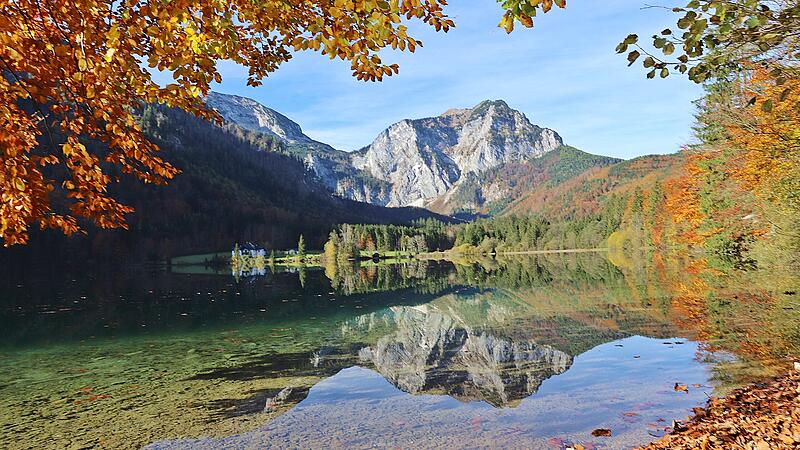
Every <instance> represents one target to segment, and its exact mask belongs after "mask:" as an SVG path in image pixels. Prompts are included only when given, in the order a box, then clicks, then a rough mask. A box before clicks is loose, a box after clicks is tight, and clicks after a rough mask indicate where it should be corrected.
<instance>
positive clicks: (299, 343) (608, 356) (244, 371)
mask: <svg viewBox="0 0 800 450" xmlns="http://www.w3.org/2000/svg"><path fill="white" fill-rule="evenodd" d="M626 267H634V269H629V268H626ZM223 272H224V271H223ZM687 273H694V272H687V271H686V270H685V264H684V263H681V264H678V263H676V264H674V265H670V266H669V268H668V267H667V266H664V265H661V264H651V263H650V262H648V263H643V264H637V265H632V266H626V265H625V264H620V263H619V262H618V261H615V263H614V264H612V263H611V262H610V261H609V260H608V259H606V258H605V257H604V256H603V255H576V256H569V257H566V256H565V257H552V258H538V259H522V260H508V261H496V260H487V261H477V262H471V263H466V262H462V263H459V264H452V263H432V262H431V263H427V262H414V263H410V264H406V265H400V266H392V267H368V268H351V267H347V268H327V269H326V270H325V271H323V270H312V269H307V270H303V271H302V273H289V272H279V273H272V272H269V271H268V273H267V275H266V276H263V277H252V278H245V279H242V278H240V279H236V278H233V277H231V275H230V273H229V272H227V273H219V274H217V273H214V271H213V270H205V269H202V268H200V270H197V269H193V270H188V271H187V270H182V271H175V272H170V271H165V270H158V269H145V268H117V269H113V270H109V269H104V270H99V269H93V270H88V269H80V270H78V269H71V268H62V269H57V270H47V271H43V272H39V273H30V272H26V271H19V272H18V273H12V274H11V275H8V276H7V278H6V279H5V280H3V284H2V287H1V288H0V299H2V303H1V305H2V311H1V312H0V326H2V327H3V330H4V331H3V339H2V342H0V422H1V423H0V426H2V428H1V429H2V431H1V432H0V433H2V434H0V446H2V447H3V448H88V447H99V448H141V447H148V448H156V449H162V448H163V449H167V448H169V449H172V448H269V447H274V448H374V447H377V448H439V447H442V448H487V447H493V448H496V447H506V448H564V447H566V446H569V445H571V444H574V443H581V444H582V445H584V446H586V447H588V448H592V447H596V448H630V447H635V446H637V445H641V444H644V443H647V442H648V441H650V440H653V439H656V438H657V437H659V436H661V435H663V433H664V432H665V431H668V427H669V426H670V425H671V424H672V421H673V420H682V419H684V418H685V417H686V416H687V415H688V414H689V413H690V412H691V408H692V407H695V406H700V405H702V404H704V403H705V401H706V399H707V398H708V396H709V395H713V394H715V393H720V392H724V390H725V389H728V388H730V387H733V386H735V385H738V384H741V383H743V382H747V381H750V380H752V379H757V378H758V377H759V376H764V375H766V374H768V372H770V371H776V370H779V369H780V368H781V367H783V366H784V365H783V363H784V362H788V361H789V360H790V357H791V356H792V355H794V351H795V348H796V344H797V336H800V333H798V329H800V328H799V327H798V326H797V321H796V320H795V314H794V309H793V308H794V307H795V306H796V305H795V300H794V295H793V293H792V292H791V291H790V290H788V288H786V287H785V286H784V285H785V284H786V283H794V280H788V281H787V280H783V279H782V280H774V279H771V280H768V282H769V283H772V284H773V285H774V289H764V288H763V286H762V287H761V288H759V290H758V292H756V291H754V290H753V289H752V286H753V283H752V280H739V279H738V278H737V279H733V278H730V279H726V280H725V281H724V282H723V283H721V284H720V287H709V286H708V283H706V287H705V291H704V292H702V293H701V294H702V296H701V299H703V302H702V304H703V305H704V306H703V307H702V310H701V311H699V312H698V311H697V310H696V309H695V310H687V308H686V307H685V305H689V304H692V303H691V302H692V299H694V297H692V295H694V294H696V292H694V291H693V290H692V289H687V288H688V287H691V286H693V285H692V284H691V283H692V282H693V281H697V280H693V279H691V278H690V277H688V275H687ZM700 279H701V280H704V279H703V278H700ZM732 286H734V287H732ZM743 293H747V294H748V295H755V294H757V293H760V295H761V297H759V298H760V299H762V300H764V299H770V300H769V301H770V302H771V303H769V302H767V303H763V302H762V304H761V305H760V306H759V307H758V311H760V313H759V314H755V313H753V312H752V311H749V310H748V309H747V307H746V306H744V305H745V304H743V303H741V304H740V303H737V301H736V299H739V298H741V297H742V296H743ZM687 296H688V297H687ZM775 296H778V297H775ZM781 296H782V297H781ZM726 299H727V300H728V303H727V304H726V303H725V301H726ZM712 300H713V302H712ZM751 300H752V299H751ZM766 301H767V300H764V302H766ZM720 305H722V306H720ZM725 305H727V306H725ZM773 313H774V315H773ZM697 314H700V315H702V316H703V320H696V319H697V318H696V317H695V315H697ZM775 317H781V319H780V320H776V319H775ZM787 318H788V319H787ZM711 319H713V320H711ZM721 324H723V325H725V326H724V327H721V326H720V325H721ZM765 326H766V329H767V330H768V336H769V339H766V338H765V340H768V341H769V344H768V345H767V344H764V343H763V342H761V340H760V338H759V336H758V334H757V333H753V332H752V329H755V328H758V329H764V328H765ZM723 328H724V330H723ZM720 330H722V331H720ZM742 336H748V339H747V340H743V339H742ZM745 341H746V343H747V344H748V345H747V346H741V345H740V344H742V342H745ZM752 348H757V349H758V352H754V351H752ZM756 355H757V356H758V357H756ZM676 383H678V384H679V385H681V386H686V388H687V389H686V390H688V392H686V391H684V390H676V389H675V385H676ZM597 428H606V429H610V430H611V436H610V437H595V436H593V435H592V433H591V432H592V431H593V430H595V429H597Z"/></svg>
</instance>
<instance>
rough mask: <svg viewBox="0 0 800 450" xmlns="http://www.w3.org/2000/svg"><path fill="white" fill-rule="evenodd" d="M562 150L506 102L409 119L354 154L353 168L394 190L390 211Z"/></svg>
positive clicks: (556, 137) (551, 133)
mask: <svg viewBox="0 0 800 450" xmlns="http://www.w3.org/2000/svg"><path fill="white" fill-rule="evenodd" d="M560 145H562V140H561V137H560V136H559V135H558V134H557V133H556V132H555V131H553V130H550V129H547V128H541V127H539V126H536V125H533V124H532V123H531V122H530V121H529V120H528V118H527V117H525V115H524V114H522V113H521V112H519V111H516V110H513V109H511V108H510V107H509V106H508V105H507V104H506V103H505V102H504V101H502V100H498V101H485V102H482V103H480V104H479V105H477V106H476V107H474V108H471V109H455V110H450V111H447V112H445V113H444V114H442V115H441V116H439V117H432V118H427V119H418V120H404V121H402V122H399V123H396V124H394V125H392V126H391V127H389V128H388V129H387V130H385V131H384V132H382V133H381V134H380V135H379V136H378V137H377V138H376V139H375V141H373V143H372V144H371V145H370V146H369V147H367V148H365V149H362V150H361V151H359V152H357V153H355V154H354V155H353V165H354V166H355V167H357V168H359V169H361V170H363V171H365V172H367V173H369V174H370V175H372V176H373V177H374V178H377V179H379V180H385V181H388V182H389V183H390V184H391V185H392V193H391V196H390V199H389V203H388V204H389V205H390V206H404V205H416V206H423V205H425V204H428V203H430V202H431V201H433V200H435V199H436V198H438V197H440V196H443V195H447V193H448V192H449V191H450V190H451V189H452V188H453V187H454V186H455V185H457V183H458V182H459V181H460V180H461V179H462V178H464V177H466V176H467V175H469V174H475V173H481V172H484V171H486V170H488V169H491V168H494V167H497V166H499V165H501V164H505V163H509V162H518V161H523V160H527V159H530V158H534V157H538V156H541V155H543V154H545V153H547V152H549V151H551V150H554V149H556V148H558V147H559V146H560Z"/></svg>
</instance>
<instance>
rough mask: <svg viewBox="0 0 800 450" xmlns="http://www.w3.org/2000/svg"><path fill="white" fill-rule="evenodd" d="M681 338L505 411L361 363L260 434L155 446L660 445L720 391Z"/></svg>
mask: <svg viewBox="0 0 800 450" xmlns="http://www.w3.org/2000/svg"><path fill="white" fill-rule="evenodd" d="M665 342H672V344H669V345H667V344H665ZM674 342H675V341H672V340H660V339H650V338H644V337H631V338H627V339H623V340H620V341H616V342H611V343H608V344H604V345H601V346H598V347H596V348H594V349H592V350H590V351H588V352H586V353H584V354H582V355H579V356H577V357H576V358H575V361H574V364H573V365H572V367H571V368H570V369H569V370H568V371H567V372H566V373H564V374H562V375H559V376H555V377H553V378H550V379H549V380H546V381H545V382H544V384H543V385H542V386H541V389H540V390H539V392H538V393H537V394H535V395H533V396H531V397H529V398H527V399H525V400H523V401H522V403H521V404H519V405H518V406H517V407H515V408H505V409H496V408H493V407H491V406H490V405H488V404H486V403H485V402H472V403H461V402H459V401H457V400H454V399H452V398H450V397H447V396H440V395H417V396H414V395H410V394H406V393H404V392H402V391H400V390H398V389H397V388H395V387H394V386H393V385H391V384H389V383H388V382H387V381H386V380H385V379H384V378H383V377H382V376H380V374H378V373H376V372H374V371H371V370H368V369H365V368H361V367H351V368H349V369H345V370H342V371H341V372H339V373H338V374H337V375H335V376H333V377H331V378H328V379H326V380H324V381H322V382H320V383H319V384H317V385H316V386H314V387H313V388H312V389H311V391H310V393H309V395H308V397H307V398H306V399H305V400H304V401H302V402H301V403H300V404H299V405H297V406H296V407H295V408H293V409H291V410H290V411H289V412H287V413H285V414H284V415H282V416H280V417H278V418H276V419H275V420H273V421H272V422H269V423H267V424H265V425H264V426H262V427H261V428H260V429H258V430H256V431H253V432H250V433H244V434H241V435H235V436H231V437H227V438H223V439H220V440H214V439H201V440H187V441H174V442H166V441H164V442H159V443H156V444H154V445H152V448H159V449H161V448H189V447H191V448H196V447H200V448H203V447H205V448H220V447H225V448H261V447H291V448H294V447H297V448H326V447H349V448H353V447H356V448H357V447H372V446H373V445H377V446H378V447H395V446H397V447H403V448H409V447H416V448H429V447H435V446H449V447H508V448H516V447H518V448H539V447H543V446H546V445H548V440H550V444H552V443H553V442H556V441H557V440H558V439H561V440H563V441H565V442H581V443H587V442H595V443H603V444H606V445H608V446H610V447H612V448H619V447H629V446H632V445H636V444H641V443H644V442H646V441H649V440H652V439H653V436H652V435H650V434H648V431H651V432H653V433H654V434H657V426H661V427H664V426H667V425H669V424H670V423H671V422H672V420H673V419H682V418H684V417H685V416H686V415H687V414H688V413H689V410H690V409H691V407H694V406H698V405H700V404H702V403H704V402H705V400H706V398H707V397H706V394H705V392H704V391H706V392H709V393H710V391H711V389H710V388H709V387H703V388H693V387H692V385H693V384H700V385H703V384H705V383H706V382H707V381H708V378H709V371H708V370H707V368H706V366H704V365H703V364H701V363H700V362H698V361H697V360H696V358H695V353H696V352H697V344H696V343H693V342H685V343H684V344H681V345H678V344H674ZM678 342H684V341H683V340H678ZM620 345H621V346H620ZM635 356H639V358H635ZM676 382H678V383H681V384H686V385H688V386H690V387H689V393H688V394H687V393H684V392H675V391H674V389H673V386H674V384H675V383H676ZM623 413H628V414H627V415H623ZM658 419H663V422H657V421H658ZM648 424H654V425H648ZM595 428H609V429H611V430H612V433H613V436H612V437H611V438H594V437H592V436H591V434H590V433H591V431H592V430H593V429H595Z"/></svg>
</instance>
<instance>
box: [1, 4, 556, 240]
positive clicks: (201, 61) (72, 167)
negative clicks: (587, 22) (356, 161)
mask: <svg viewBox="0 0 800 450" xmlns="http://www.w3.org/2000/svg"><path fill="white" fill-rule="evenodd" d="M554 3H555V4H557V5H559V6H561V7H563V6H564V4H565V2H564V0H510V1H508V2H506V3H504V8H505V9H506V10H507V13H506V15H505V16H504V18H503V26H504V27H506V29H510V28H513V22H514V21H521V22H522V23H523V24H524V25H526V26H532V25H533V23H532V20H531V17H532V16H533V15H535V12H536V10H537V9H539V10H543V11H545V12H546V11H548V10H549V9H550V8H552V6H553V4H554ZM445 5H446V1H445V0H426V1H424V2H421V1H419V0H389V1H375V0H349V1H345V0H313V1H302V2H301V1H296V0H288V1H281V0H263V1H257V2H254V1H247V0H75V1H53V0H0V43H1V44H2V45H0V67H1V68H0V71H2V74H3V76H2V77H0V238H1V239H2V240H3V244H4V245H6V246H8V245H13V244H19V243H25V242H27V241H28V239H29V230H30V228H31V227H32V226H39V227H41V228H55V229H58V230H61V231H63V232H64V233H66V234H68V235H71V234H73V233H76V232H78V231H79V230H80V225H79V223H78V218H85V219H89V220H90V221H91V222H93V223H94V224H95V225H97V226H99V227H101V228H115V227H123V228H124V227H126V224H125V215H126V214H128V213H130V212H131V211H132V208H131V207H129V206H127V205H124V204H122V203H120V202H119V201H118V200H117V199H115V198H114V196H112V195H111V194H110V193H109V186H110V185H111V184H112V183H115V182H116V181H117V176H116V175H115V171H114V170H112V169H110V167H114V166H116V167H117V168H118V169H119V171H120V172H122V173H123V174H126V175H132V176H135V177H137V178H138V179H140V180H141V181H143V182H145V183H151V184H163V183H165V182H167V181H168V180H169V179H171V178H173V177H174V176H175V175H176V174H178V172H179V170H178V169H177V168H176V167H173V166H172V165H170V164H169V163H168V162H166V161H164V160H162V159H161V158H159V157H158V148H157V147H156V146H155V145H154V144H152V143H151V142H149V141H148V140H147V138H146V137H145V135H144V133H143V132H142V129H141V126H140V124H139V123H138V121H137V116H136V111H137V108H139V107H140V105H141V104H142V102H147V103H162V104H166V105H167V106H170V107H178V108H182V109H184V110H186V111H187V112H190V113H193V114H195V115H197V116H199V117H204V118H218V117H217V116H216V115H215V114H214V113H213V112H211V111H208V110H207V109H206V108H205V106H204V102H203V98H204V97H205V96H206V95H207V94H208V92H209V89H210V85H211V83H212V82H218V83H219V82H221V79H222V77H221V75H220V73H219V71H218V63H219V61H223V60H228V61H232V62H234V63H237V64H240V65H243V66H245V67H247V68H248V79H247V84H248V85H250V86H258V85H260V84H261V83H262V80H263V79H264V78H265V77H267V76H268V75H269V74H270V73H271V72H273V71H275V70H277V69H278V68H279V67H280V65H281V64H282V63H284V62H286V61H288V60H289V59H291V58H292V55H293V52H297V51H303V50H310V51H316V52H319V53H321V54H323V55H325V56H327V57H329V58H331V59H341V60H345V61H348V62H350V67H351V70H352V73H353V76H355V77H356V78H357V79H359V80H367V81H380V80H382V79H383V77H385V76H390V75H392V74H396V73H398V70H399V68H398V66H397V65H396V64H389V63H385V62H384V61H383V60H382V58H381V57H380V56H379V55H378V53H379V51H380V50H382V49H386V48H391V49H396V50H400V51H404V50H408V51H411V52H413V51H414V50H415V49H416V48H417V47H420V46H422V42H420V41H419V40H417V39H414V38H413V37H412V36H410V35H409V34H408V23H409V22H411V21H414V20H416V21H419V22H422V23H424V24H426V25H429V26H431V27H433V28H434V29H435V30H436V31H445V32H446V31H448V30H449V29H450V28H451V27H453V26H454V23H453V21H452V20H451V19H450V18H449V17H448V16H447V15H446V14H445V12H444V10H443V7H444V6H445ZM509 23H511V25H509ZM156 71H159V72H165V73H168V74H170V75H172V78H173V79H174V82H173V83H169V84H166V85H164V86H162V85H159V84H157V83H156V82H155V81H154V80H153V78H152V74H153V73H154V72H156ZM91 142H99V143H102V144H103V145H102V146H99V147H100V148H103V149H104V150H95V148H96V146H93V145H87V144H90V143H91ZM54 197H59V198H60V197H63V198H64V199H65V201H64V202H63V203H65V204H66V206H65V207H64V208H60V207H58V206H56V204H55V202H54Z"/></svg>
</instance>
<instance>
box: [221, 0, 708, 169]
mask: <svg viewBox="0 0 800 450" xmlns="http://www.w3.org/2000/svg"><path fill="white" fill-rule="evenodd" d="M598 4H602V5H603V6H602V7H598ZM643 6H644V2H642V1H640V0H605V1H603V2H598V1H597V0H570V1H569V2H568V5H567V9H566V10H558V11H552V12H550V13H548V14H546V15H542V16H540V17H537V18H536V26H535V27H534V28H533V29H530V30H529V29H524V28H521V27H519V28H518V29H517V30H516V31H515V32H514V33H513V34H511V35H507V34H506V33H505V32H504V31H502V30H501V29H499V28H497V23H498V22H499V19H500V16H501V14H502V11H501V9H500V6H499V5H498V4H497V3H495V2H494V1H493V0H480V1H478V0H470V1H457V0H455V1H453V2H452V4H451V5H449V6H448V9H447V11H448V12H449V14H450V15H451V16H452V17H453V18H454V20H455V21H456V28H455V29H453V30H451V31H450V32H449V33H447V34H444V33H435V32H433V31H432V30H428V29H427V28H425V27H422V26H419V25H414V26H412V27H411V29H412V30H413V31H415V34H412V35H414V36H415V37H417V38H421V39H422V40H423V41H424V44H425V46H424V48H421V49H418V50H417V52H416V53H414V54H407V53H400V52H386V53H384V54H382V57H383V58H384V61H386V62H397V63H398V64H400V74H399V75H396V76H393V77H390V78H388V79H385V80H384V81H383V82H382V83H364V82H359V81H357V80H355V79H353V78H352V77H351V76H350V70H349V64H348V63H343V62H341V61H331V60H329V59H328V58H327V57H324V56H321V55H319V54H316V53H311V52H308V53H306V52H303V53H299V54H297V56H296V57H295V58H294V59H293V60H292V61H290V62H289V63H287V64H285V65H284V66H283V67H282V68H281V69H279V70H278V72H276V73H275V74H274V75H272V76H271V77H269V78H268V79H266V80H265V83H264V85H263V86H260V87H258V88H250V87H247V86H246V85H245V81H246V80H245V75H246V72H245V70H244V69H242V68H240V67H237V66H235V65H232V64H229V63H223V64H222V66H221V72H222V75H223V82H222V85H221V86H216V87H215V90H218V91H220V92H225V93H231V94H239V95H244V96H247V97H251V98H254V99H256V100H258V101H259V102H261V103H263V104H265V105H267V106H269V107H271V108H273V109H275V110H277V111H280V112H281V113H283V114H285V115H287V116H288V117H289V118H291V119H293V120H294V121H296V122H298V123H299V124H300V125H301V126H302V127H303V129H304V131H305V132H306V134H308V135H309V136H311V137H312V138H314V139H317V140H320V141H323V142H326V143H329V144H331V145H333V146H334V147H336V148H339V149H342V150H354V149H358V148H360V147H362V146H364V145H367V144H369V143H370V142H371V141H372V140H373V139H374V137H375V136H376V135H377V134H378V133H379V132H380V131H381V130H383V129H384V128H386V127H387V126H389V125H391V124H392V123H395V122H397V121H399V120H402V119H405V118H419V117H429V116H434V115H438V114H441V113H442V112H444V111H446V110H447V109H450V108H454V107H459V108H463V107H470V106H474V105H475V104H477V103H479V102H480V101H481V100H485V99H503V100H506V101H507V102H508V104H509V105H510V106H511V107H513V108H516V109H519V110H520V111H522V112H524V113H525V114H526V115H527V116H528V118H529V119H531V121H532V122H534V123H536V124H538V125H542V126H546V127H550V128H553V129H555V130H556V131H557V132H558V133H559V134H561V136H562V137H563V138H564V141H565V142H566V143H568V144H570V145H573V146H576V147H578V148H581V149H583V150H585V151H588V152H591V153H597V154H603V155H610V156H616V157H621V158H631V157H635V156H638V155H644V154H651V153H672V152H675V151H677V150H679V148H680V146H681V145H683V144H686V143H688V142H690V141H691V133H690V126H691V124H692V113H693V107H692V104H691V101H692V100H694V99H697V98H699V97H700V96H701V95H702V92H701V89H700V88H699V87H698V86H696V85H695V84H694V83H691V82H690V81H688V80H686V79H684V78H680V77H677V76H676V77H674V78H673V77H670V78H668V79H666V80H661V79H655V80H647V79H646V78H645V76H644V75H645V73H644V71H643V69H642V68H641V66H635V67H631V68H629V67H627V64H626V61H625V57H624V56H623V55H618V54H616V53H615V52H614V47H615V46H616V44H617V43H618V42H619V41H620V40H622V39H623V38H624V37H625V36H627V35H628V34H629V33H632V32H635V33H639V35H640V36H649V35H652V34H654V33H657V32H659V31H660V30H662V29H663V28H665V27H667V26H669V25H671V24H672V23H674V20H676V17H674V14H672V13H670V12H669V11H667V10H664V9H642V7H643Z"/></svg>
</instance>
